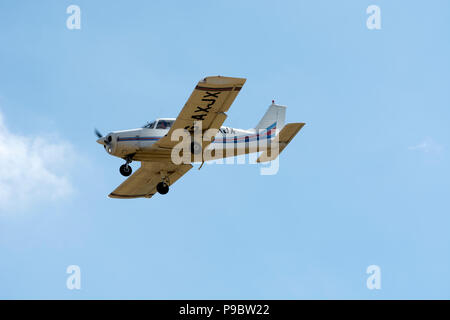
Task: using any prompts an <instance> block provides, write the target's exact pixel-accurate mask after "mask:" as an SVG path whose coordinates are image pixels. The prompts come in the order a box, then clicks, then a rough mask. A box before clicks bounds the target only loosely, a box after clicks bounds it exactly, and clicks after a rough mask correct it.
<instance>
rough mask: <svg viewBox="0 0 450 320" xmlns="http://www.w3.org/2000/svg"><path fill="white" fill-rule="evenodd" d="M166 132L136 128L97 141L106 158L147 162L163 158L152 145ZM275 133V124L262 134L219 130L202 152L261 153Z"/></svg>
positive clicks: (160, 152)
mask: <svg viewBox="0 0 450 320" xmlns="http://www.w3.org/2000/svg"><path fill="white" fill-rule="evenodd" d="M169 130H170V128H166V129H158V128H154V129H149V128H138V129H131V130H122V131H114V132H111V133H109V134H107V135H106V136H105V137H102V138H100V139H98V140H97V141H98V142H99V143H100V144H103V145H104V146H105V149H106V151H107V152H108V153H109V154H110V155H113V156H116V157H119V158H126V157H128V156H130V155H134V158H133V159H134V160H139V161H142V160H151V159H152V157H158V156H162V155H164V152H163V151H164V150H158V148H155V147H154V146H153V144H154V143H155V142H157V141H158V140H159V139H161V138H162V137H164V136H165V135H167V133H168V132H169ZM275 133H276V128H275V123H274V124H273V125H271V126H269V127H268V128H266V129H265V130H256V129H249V130H243V129H235V128H230V127H221V128H220V130H219V132H218V133H217V134H216V136H215V138H214V139H213V142H212V143H211V144H209V145H208V147H207V148H206V150H208V151H211V150H213V149H218V148H221V149H222V150H225V152H226V151H229V150H234V151H235V152H236V153H237V154H239V151H240V150H241V151H242V150H246V148H247V151H248V148H254V150H255V151H254V152H257V151H261V150H260V148H258V146H261V145H266V144H267V141H269V140H270V139H271V138H273V137H274V136H275ZM209 141H211V139H209ZM206 150H205V151H206ZM247 153H248V152H247ZM166 156H167V153H166Z"/></svg>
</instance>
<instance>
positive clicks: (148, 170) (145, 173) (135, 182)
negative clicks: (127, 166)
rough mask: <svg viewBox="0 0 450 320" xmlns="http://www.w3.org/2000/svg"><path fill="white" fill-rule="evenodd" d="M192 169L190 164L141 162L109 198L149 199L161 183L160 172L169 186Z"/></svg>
mask: <svg viewBox="0 0 450 320" xmlns="http://www.w3.org/2000/svg"><path fill="white" fill-rule="evenodd" d="M191 168H192V165H190V164H181V165H175V164H173V163H170V162H144V161H143V162H141V167H140V168H139V169H138V170H137V171H136V172H135V173H134V174H132V175H131V177H129V178H128V179H127V180H125V181H124V182H123V183H122V184H121V185H120V186H118V187H117V189H116V190H114V191H113V192H111V193H110V194H109V197H110V198H119V199H132V198H151V197H152V196H153V195H154V194H155V193H156V185H157V184H158V183H159V182H161V175H160V172H161V171H166V172H167V176H168V178H169V186H171V185H172V184H174V183H175V181H177V180H178V179H179V178H181V177H182V176H183V175H184V174H185V173H186V172H188V171H189V170H190V169H191Z"/></svg>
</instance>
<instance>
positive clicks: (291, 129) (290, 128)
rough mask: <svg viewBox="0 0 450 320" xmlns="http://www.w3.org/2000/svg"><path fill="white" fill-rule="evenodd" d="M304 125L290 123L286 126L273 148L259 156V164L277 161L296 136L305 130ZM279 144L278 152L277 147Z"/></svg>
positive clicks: (273, 143) (274, 142)
mask: <svg viewBox="0 0 450 320" xmlns="http://www.w3.org/2000/svg"><path fill="white" fill-rule="evenodd" d="M304 125H305V124H304V123H288V124H287V125H285V126H284V128H283V129H282V130H281V132H280V133H279V134H278V136H277V137H276V138H275V140H274V141H273V142H272V146H271V147H269V148H268V149H267V150H266V151H263V153H262V154H261V155H260V156H259V158H258V160H257V162H267V161H272V160H275V159H276V158H277V157H278V155H279V154H280V153H281V152H282V151H283V150H284V148H286V147H287V145H288V144H289V142H291V141H292V139H294V137H295V135H296V134H297V133H298V132H299V131H300V129H301V128H303V126H304ZM276 144H278V150H277V145H276Z"/></svg>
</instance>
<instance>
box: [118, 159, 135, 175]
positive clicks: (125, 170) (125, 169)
mask: <svg viewBox="0 0 450 320" xmlns="http://www.w3.org/2000/svg"><path fill="white" fill-rule="evenodd" d="M125 161H126V162H125V164H123V165H121V166H120V170H119V171H120V174H121V175H123V176H124V177H128V176H129V175H130V174H131V173H132V172H133V169H132V168H131V167H130V163H131V162H132V161H133V160H132V156H127V157H126V158H125Z"/></svg>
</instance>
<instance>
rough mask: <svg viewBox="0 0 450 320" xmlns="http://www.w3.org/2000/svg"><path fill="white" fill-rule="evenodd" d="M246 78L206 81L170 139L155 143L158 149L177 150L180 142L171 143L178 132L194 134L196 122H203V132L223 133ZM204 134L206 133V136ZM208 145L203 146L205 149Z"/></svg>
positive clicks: (202, 83)
mask: <svg viewBox="0 0 450 320" xmlns="http://www.w3.org/2000/svg"><path fill="white" fill-rule="evenodd" d="M245 80H246V79H244V78H230V77H221V76H216V77H206V78H205V79H203V80H201V81H200V82H198V84H197V86H196V87H195V89H194V91H193V92H192V94H191V96H190V97H189V99H188V101H187V102H186V104H185V105H184V107H183V109H182V110H181V112H180V114H179V115H178V117H177V119H176V120H175V123H174V124H173V126H172V127H171V128H170V130H169V132H168V133H167V135H166V136H164V137H163V138H161V139H160V140H159V141H157V142H156V143H155V146H156V147H160V148H169V149H170V148H173V147H174V146H175V145H176V144H178V143H179V141H171V136H172V133H173V132H174V131H175V130H176V129H186V130H188V131H189V132H191V133H192V132H193V130H194V122H195V121H201V124H202V131H203V132H204V131H206V130H208V129H217V130H218V129H219V128H220V127H221V126H222V124H223V122H224V121H225V119H226V118H227V115H226V114H225V112H227V111H228V109H229V108H230V106H231V104H232V103H233V101H234V99H235V98H236V97H237V95H238V93H239V91H240V90H241V88H242V86H243V85H244V83H245ZM203 132H202V133H203ZM206 145H207V143H206V144H203V148H205V147H206Z"/></svg>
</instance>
